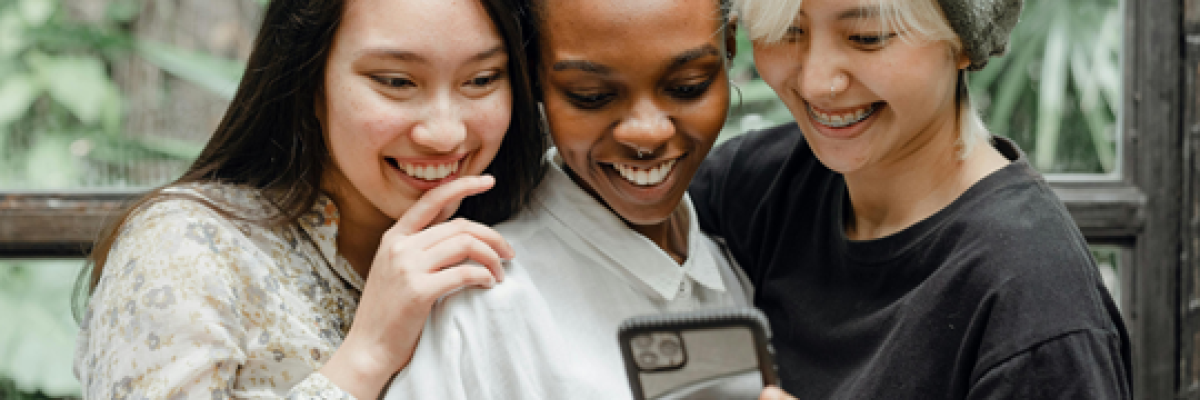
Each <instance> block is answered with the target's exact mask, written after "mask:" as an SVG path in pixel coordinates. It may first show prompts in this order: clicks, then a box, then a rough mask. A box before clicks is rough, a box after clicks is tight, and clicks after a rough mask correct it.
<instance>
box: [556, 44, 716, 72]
mask: <svg viewBox="0 0 1200 400" xmlns="http://www.w3.org/2000/svg"><path fill="white" fill-rule="evenodd" d="M720 55H721V52H720V51H718V50H717V48H716V47H715V46H713V45H712V44H705V45H703V46H700V47H697V48H694V49H690V50H686V51H684V52H683V53H680V54H679V55H677V56H675V57H673V58H671V68H675V67H678V66H680V65H684V64H687V63H689V62H692V61H695V60H697V59H700V58H704V57H708V56H720ZM551 69H553V70H554V71H565V70H569V69H574V70H580V71H583V72H589V73H593V74H601V75H608V74H610V73H612V68H609V67H608V66H606V65H603V64H599V63H595V62H591V61H585V60H563V61H559V62H556V63H554V65H553V66H551Z"/></svg>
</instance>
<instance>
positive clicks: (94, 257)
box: [75, 0, 548, 311]
mask: <svg viewBox="0 0 1200 400" xmlns="http://www.w3.org/2000/svg"><path fill="white" fill-rule="evenodd" d="M351 1H352V0H351ZM479 1H480V3H481V4H482V5H483V6H484V8H485V9H486V10H487V13H488V16H489V17H490V18H491V20H492V23H493V24H495V26H496V29H497V30H498V31H499V32H500V36H501V38H502V39H503V41H504V45H505V48H506V50H507V51H508V53H509V57H508V60H509V61H508V69H509V76H510V83H511V84H512V94H513V102H512V104H513V107H512V118H511V121H512V122H511V124H510V125H509V128H508V132H507V133H506V135H505V137H504V140H503V141H502V142H501V146H500V149H499V150H498V152H497V154H496V157H495V159H494V160H493V161H492V163H491V164H490V165H489V166H488V167H487V169H486V170H485V173H488V174H491V175H493V176H495V177H496V182H497V183H496V186H495V187H494V188H492V189H491V190H489V191H487V192H485V193H483V194H480V195H476V196H472V197H469V198H467V199H466V200H464V201H463V203H462V206H461V207H460V208H459V210H458V215H459V216H462V217H466V218H470V219H472V220H475V221H479V222H481V223H485V224H495V223H498V222H500V221H503V220H505V219H508V218H509V217H511V216H512V215H514V214H515V213H516V212H517V211H519V210H520V209H521V208H522V207H524V206H525V204H526V203H527V202H528V200H529V197H530V196H531V194H532V191H533V188H534V187H536V186H537V184H538V183H539V182H540V181H541V178H542V176H543V175H544V174H545V171H546V165H545V163H544V162H543V161H542V155H543V154H544V153H545V151H546V149H547V146H548V139H547V138H546V137H545V136H544V135H543V134H542V127H541V120H540V118H539V114H538V112H537V106H536V103H535V101H534V100H533V95H532V92H531V86H530V80H529V77H528V75H526V71H528V68H527V67H526V65H527V64H526V57H525V44H526V40H525V37H526V35H527V33H526V32H523V31H522V29H523V28H525V24H522V23H521V21H520V19H519V18H518V15H519V13H520V10H519V9H518V7H517V6H516V5H515V4H514V1H515V0H479ZM345 7H346V0H274V1H271V2H270V5H268V6H267V10H266V15H265V17H264V19H263V22H262V26H261V28H260V29H259V32H258V37H257V39H255V43H254V49H253V51H252V52H251V53H250V60H249V62H248V63H247V65H246V71H245V74H244V75H243V77H242V81H241V84H240V85H239V86H238V90H237V93H236V94H235V95H234V98H233V101H232V102H231V103H230V104H229V108H228V110H226V112H225V116H224V118H222V120H221V123H220V125H218V126H217V129H216V131H215V132H214V133H213V136H212V138H211V139H209V141H208V144H207V145H206V146H205V147H204V150H203V151H202V152H201V153H200V156H199V157H198V158H197V159H196V161H195V162H194V163H193V164H192V165H191V166H190V167H189V168H188V169H187V171H186V172H185V173H184V174H183V176H181V177H180V178H179V179H177V180H175V181H174V182H172V183H170V184H167V185H165V186H164V187H160V188H157V189H154V190H152V191H150V192H149V193H147V194H146V195H144V196H143V197H141V198H140V199H138V200H137V201H136V202H134V203H133V205H132V206H130V207H129V208H127V209H126V211H125V212H124V213H123V214H122V215H121V216H120V217H119V218H117V219H116V221H115V223H113V224H111V225H110V226H109V227H108V228H107V229H106V230H105V231H104V232H103V233H102V235H101V236H100V238H99V239H98V240H97V241H96V243H95V246H94V247H93V248H92V252H91V253H90V254H89V257H88V262H89V264H90V266H91V268H90V269H89V268H85V270H84V272H83V273H82V274H81V276H80V279H79V280H78V282H77V285H76V286H77V290H76V302H75V303H76V310H77V311H78V310H79V309H80V308H81V307H80V306H81V305H82V304H83V303H86V297H87V296H88V293H89V292H90V290H91V289H93V288H95V285H96V284H97V282H98V281H99V277H100V274H101V272H102V270H103V269H104V266H105V263H106V261H107V258H108V253H109V251H110V250H111V249H112V246H113V244H114V242H115V241H116V239H117V236H118V235H119V233H120V230H121V227H122V226H123V225H124V223H125V221H126V220H127V219H129V217H130V215H132V214H134V213H135V212H137V211H138V210H140V209H142V208H144V207H146V206H147V205H148V204H151V203H153V202H154V201H156V200H161V199H164V198H168V197H176V196H179V195H178V194H170V193H165V192H163V189H164V188H166V187H170V186H175V185H180V184H186V183H194V182H220V183H222V184H234V185H241V186H247V187H253V188H257V189H260V190H261V192H262V194H263V196H264V198H266V199H267V200H268V201H270V202H271V203H273V204H274V205H275V206H276V207H277V208H278V210H277V211H278V212H275V213H273V216H272V217H269V218H265V219H262V220H257V221H255V222H258V223H262V224H265V225H268V226H271V227H278V226H283V225H289V224H294V223H296V221H297V219H298V218H300V216H302V215H303V214H305V213H306V212H308V211H309V210H310V209H311V208H312V207H313V204H315V203H316V201H317V199H318V197H319V196H320V190H321V177H322V174H323V172H324V171H325V168H326V167H327V166H328V163H329V162H331V159H330V157H329V149H327V148H326V146H325V140H324V134H323V132H322V130H321V125H320V123H319V122H318V120H317V116H316V109H315V99H316V95H317V93H318V91H319V90H321V87H322V86H323V83H324V74H325V63H326V60H327V59H328V56H329V50H330V47H331V46H332V43H333V36H334V33H335V32H336V31H337V28H338V26H339V24H340V22H341V19H342V15H343V12H344V10H345ZM198 200H201V201H203V200H202V199H198ZM207 204H208V205H209V206H210V207H213V204H211V203H207ZM214 208H215V207H214ZM217 211H219V212H222V214H225V215H230V214H229V213H227V212H223V211H222V210H217ZM81 288H82V289H81Z"/></svg>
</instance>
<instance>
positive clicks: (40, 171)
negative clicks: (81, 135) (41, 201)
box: [25, 133, 83, 189]
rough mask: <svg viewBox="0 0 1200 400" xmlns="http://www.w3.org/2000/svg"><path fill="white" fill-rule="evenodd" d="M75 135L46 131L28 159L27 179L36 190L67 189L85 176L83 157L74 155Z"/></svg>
mask: <svg viewBox="0 0 1200 400" xmlns="http://www.w3.org/2000/svg"><path fill="white" fill-rule="evenodd" d="M72 141H73V140H71V138H69V137H66V136H64V135H61V134H47V133H42V134H40V135H38V137H37V142H36V143H35V144H34V145H33V147H32V148H31V149H30V150H29V154H28V158H26V159H25V173H26V179H25V180H26V182H27V183H28V185H29V186H30V187H31V188H33V189H64V188H69V187H72V186H75V185H77V184H78V183H79V180H80V178H81V177H82V175H83V174H82V170H81V168H80V160H79V158H78V157H76V156H75V155H74V154H71V142H72Z"/></svg>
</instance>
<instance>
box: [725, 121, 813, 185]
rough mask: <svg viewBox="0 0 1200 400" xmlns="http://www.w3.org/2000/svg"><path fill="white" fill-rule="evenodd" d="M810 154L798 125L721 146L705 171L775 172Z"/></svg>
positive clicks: (732, 140) (750, 133) (750, 136)
mask: <svg viewBox="0 0 1200 400" xmlns="http://www.w3.org/2000/svg"><path fill="white" fill-rule="evenodd" d="M805 153H809V154H811V151H810V150H808V144H807V143H806V142H805V141H804V134H803V133H801V132H800V128H799V127H797V126H796V123H794V122H793V123H788V124H784V125H779V126H776V127H773V128H770V129H764V130H758V131H751V132H747V133H745V134H743V135H741V136H738V137H735V138H732V139H729V140H726V141H725V142H722V143H721V144H720V145H718V146H717V147H716V148H715V149H713V151H712V152H711V153H710V154H709V155H708V158H706V159H705V161H704V164H703V166H702V168H704V169H705V170H727V171H729V172H730V173H738V172H741V171H773V170H776V169H777V168H779V167H780V166H782V165H783V164H784V163H786V162H787V161H788V160H789V159H792V158H794V157H796V156H797V155H803V154H805Z"/></svg>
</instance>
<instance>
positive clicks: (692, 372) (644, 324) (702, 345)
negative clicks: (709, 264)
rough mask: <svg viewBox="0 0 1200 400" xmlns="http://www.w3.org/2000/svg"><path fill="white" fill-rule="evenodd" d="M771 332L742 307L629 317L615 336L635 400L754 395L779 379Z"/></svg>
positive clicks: (762, 319) (759, 315)
mask: <svg viewBox="0 0 1200 400" xmlns="http://www.w3.org/2000/svg"><path fill="white" fill-rule="evenodd" d="M770 332H771V331H770V329H769V327H768V324H767V318H766V317H765V316H764V315H763V314H762V312H760V311H758V310H757V309H754V308H749V307H743V308H733V309H716V310H703V311H694V312H687V313H675V314H656V315H646V316H638V317H633V318H629V319H626V320H625V321H624V323H622V324H621V327H620V328H619V330H618V333H617V337H618V340H619V341H620V345H621V354H622V356H623V357H624V358H625V371H626V373H627V374H628V376H629V386H630V388H632V390H633V398H634V399H636V400H643V399H655V400H683V399H692V400H696V399H758V396H759V395H760V394H761V393H762V390H763V387H764V386H766V385H775V386H778V385H779V382H778V381H779V376H778V374H777V372H776V371H775V363H774V361H773V357H772V349H771V345H770Z"/></svg>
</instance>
